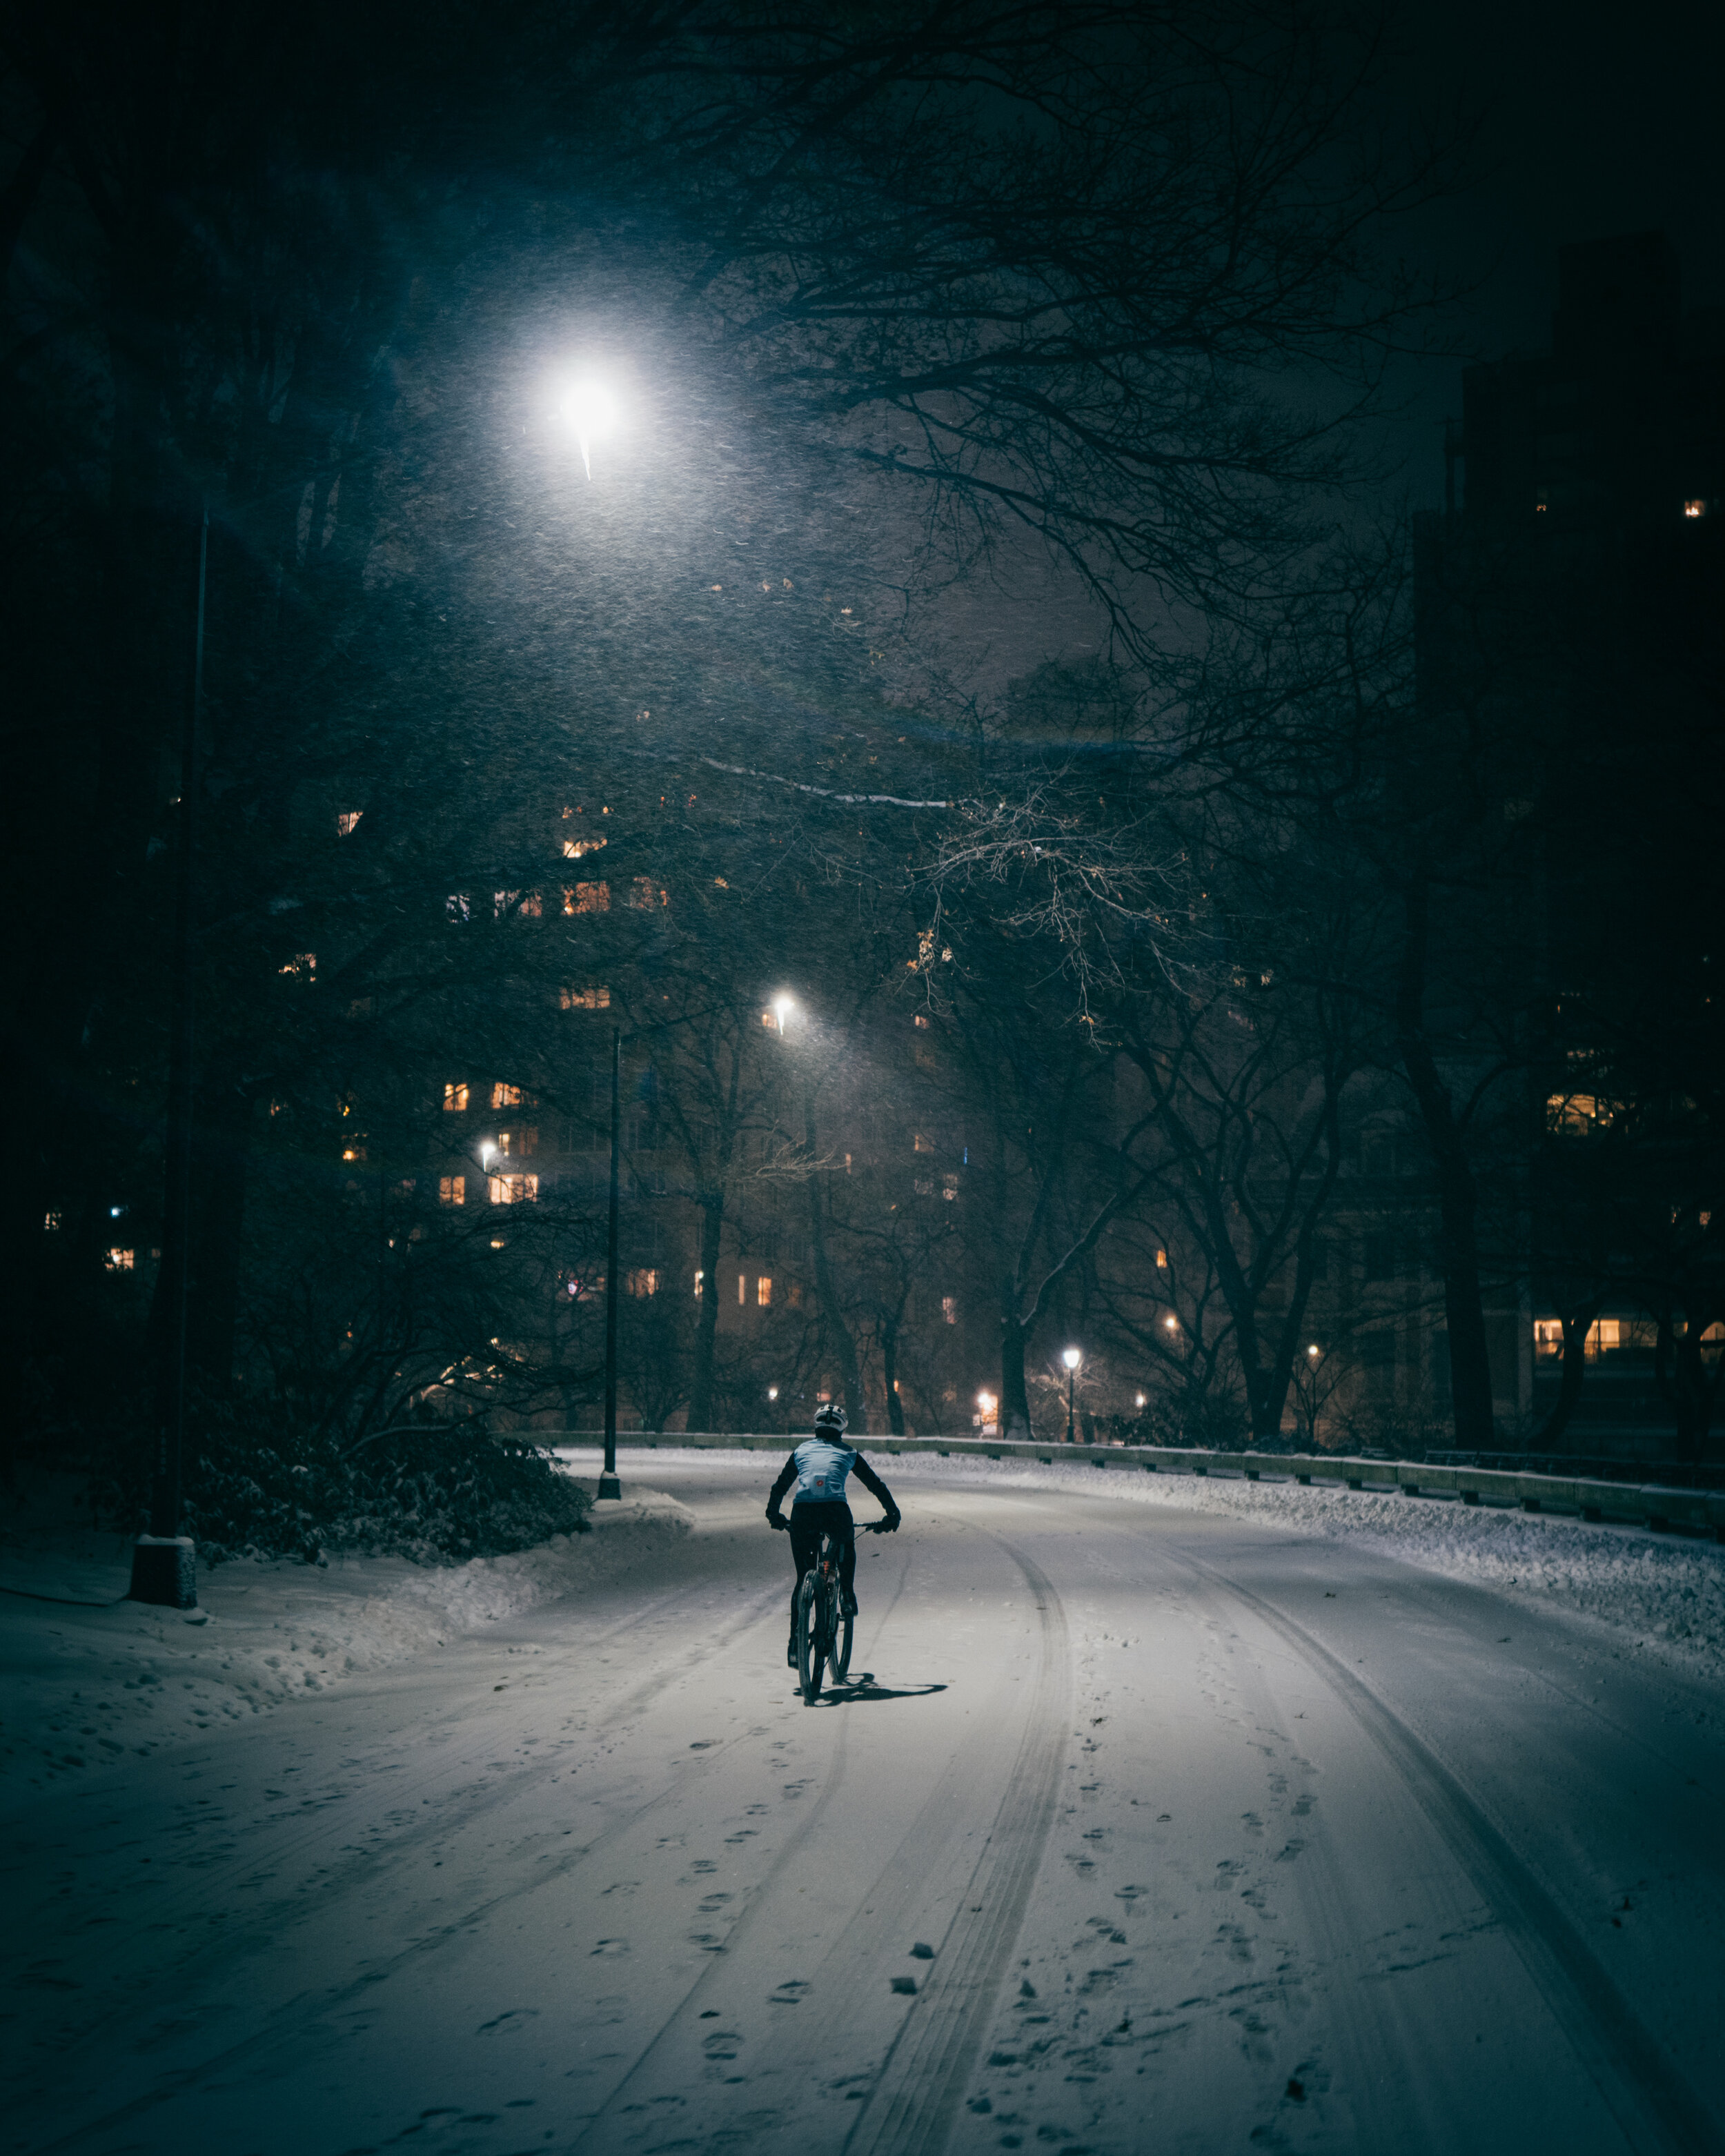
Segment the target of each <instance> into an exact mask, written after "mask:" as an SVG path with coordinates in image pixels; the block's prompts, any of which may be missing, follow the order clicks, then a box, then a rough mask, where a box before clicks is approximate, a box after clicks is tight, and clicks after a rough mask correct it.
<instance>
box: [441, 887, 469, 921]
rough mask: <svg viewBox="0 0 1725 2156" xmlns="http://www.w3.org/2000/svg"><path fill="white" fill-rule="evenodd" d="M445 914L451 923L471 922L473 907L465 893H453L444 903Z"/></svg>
mask: <svg viewBox="0 0 1725 2156" xmlns="http://www.w3.org/2000/svg"><path fill="white" fill-rule="evenodd" d="M444 915H445V916H446V917H447V918H448V919H449V920H450V921H470V920H471V919H472V917H473V907H472V905H471V903H470V901H469V899H468V896H467V893H466V892H465V891H451V892H450V893H449V896H448V897H447V898H446V899H445V900H444Z"/></svg>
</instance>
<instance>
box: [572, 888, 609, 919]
mask: <svg viewBox="0 0 1725 2156" xmlns="http://www.w3.org/2000/svg"><path fill="white" fill-rule="evenodd" d="M563 911H564V912H565V913H608V912H609V911H611V886H610V885H609V884H608V883H578V884H576V885H573V887H571V886H570V885H567V884H565V885H564V886H563Z"/></svg>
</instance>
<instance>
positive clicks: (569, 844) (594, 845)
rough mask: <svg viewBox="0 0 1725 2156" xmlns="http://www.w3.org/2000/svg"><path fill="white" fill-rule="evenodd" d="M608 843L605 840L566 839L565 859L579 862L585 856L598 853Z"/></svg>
mask: <svg viewBox="0 0 1725 2156" xmlns="http://www.w3.org/2000/svg"><path fill="white" fill-rule="evenodd" d="M565 813H567V812H565ZM606 843H607V841H606V840H604V839H564V841H563V859H564V860H566V861H578V860H580V859H581V856H582V855H583V854H596V853H598V850H599V848H600V847H601V846H603V845H604V844H606Z"/></svg>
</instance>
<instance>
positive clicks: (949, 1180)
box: [941, 1174, 958, 1200]
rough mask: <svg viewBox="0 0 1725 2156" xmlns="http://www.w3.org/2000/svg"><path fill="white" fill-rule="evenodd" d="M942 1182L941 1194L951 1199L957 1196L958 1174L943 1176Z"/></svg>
mask: <svg viewBox="0 0 1725 2156" xmlns="http://www.w3.org/2000/svg"><path fill="white" fill-rule="evenodd" d="M941 1182H942V1192H941V1195H942V1197H943V1198H946V1199H949V1200H950V1199H955V1198H957V1195H958V1178H957V1175H956V1174H953V1175H945V1176H942V1178H941Z"/></svg>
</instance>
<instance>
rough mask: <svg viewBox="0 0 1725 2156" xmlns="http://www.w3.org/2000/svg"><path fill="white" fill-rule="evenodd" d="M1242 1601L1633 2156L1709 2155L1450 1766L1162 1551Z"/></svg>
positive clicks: (1313, 1653) (1672, 2084)
mask: <svg viewBox="0 0 1725 2156" xmlns="http://www.w3.org/2000/svg"><path fill="white" fill-rule="evenodd" d="M1168 1555H1170V1556H1171V1557H1175V1558H1176V1559H1177V1561H1178V1563H1183V1564H1184V1565H1187V1566H1189V1568H1191V1569H1192V1570H1193V1571H1194V1572H1196V1573H1199V1575H1200V1576H1202V1577H1203V1578H1205V1579H1206V1580H1208V1581H1209V1582H1210V1583H1211V1584H1214V1585H1215V1586H1217V1587H1219V1588H1220V1589H1223V1590H1224V1592H1225V1593H1226V1594H1229V1595H1230V1596H1232V1597H1233V1598H1234V1599H1235V1600H1236V1601H1238V1602H1240V1603H1243V1604H1245V1606H1246V1608H1247V1609H1250V1610H1251V1611H1252V1612H1253V1614H1255V1616H1256V1617H1258V1618H1259V1619H1260V1620H1261V1621H1262V1622H1263V1623H1264V1624H1266V1625H1268V1626H1269V1627H1270V1629H1271V1630H1272V1631H1274V1632H1276V1634H1277V1635H1279V1636H1280V1637H1281V1639H1283V1640H1286V1643H1287V1644H1288V1645H1289V1646H1291V1648H1292V1649H1293V1650H1294V1651H1295V1652H1296V1654H1297V1655H1299V1656H1300V1658H1301V1661H1304V1662H1305V1663H1306V1664H1307V1666H1308V1667H1309V1668H1310V1669H1311V1670H1312V1671H1314V1673H1315V1674H1316V1675H1317V1676H1320V1677H1321V1678H1322V1679H1323V1681H1325V1682H1326V1683H1327V1685H1328V1686H1329V1687H1330V1688H1331V1690H1332V1691H1333V1692H1334V1693H1335V1694H1336V1696H1337V1698H1338V1699H1339V1700H1340V1701H1341V1702H1342V1703H1343V1706H1344V1707H1347V1709H1348V1712H1350V1713H1351V1714H1352V1715H1353V1718H1354V1720H1355V1721H1356V1722H1358V1724H1359V1726H1360V1727H1361V1728H1362V1729H1363V1731H1364V1732H1365V1733H1366V1735H1367V1736H1368V1738H1371V1740H1372V1742H1373V1743H1374V1744H1375V1745H1376V1746H1377V1747H1378V1750H1379V1751H1380V1752H1381V1753H1383V1754H1384V1757H1385V1758H1387V1759H1388V1760H1389V1762H1390V1763H1391V1764H1392V1765H1393V1766H1394V1768H1395V1769H1396V1771H1397V1772H1398V1774H1399V1775H1400V1777H1401V1779H1403V1781H1404V1782H1405V1783H1406V1784H1407V1786H1408V1788H1409V1790H1410V1792H1411V1793H1412V1794H1413V1797H1414V1801H1415V1802H1416V1803H1417V1804H1419V1806H1420V1809H1421V1810H1422V1811H1423V1812H1424V1813H1425V1815H1426V1817H1427V1819H1429V1820H1430V1822H1431V1824H1432V1825H1434V1826H1435V1828H1436V1829H1437V1831H1438V1833H1439V1835H1440V1837H1441V1838H1442V1840H1443V1841H1444V1842H1445V1845H1447V1847H1448V1848H1449V1851H1450V1854H1451V1856H1454V1857H1455V1861H1457V1863H1458V1864H1460V1866H1461V1868H1462V1870H1463V1871H1465V1872H1466V1874H1467V1876H1468V1877H1469V1878H1470V1879H1471V1881H1472V1882H1473V1884H1474V1886H1475V1887H1476V1890H1477V1892H1479V1894H1480V1895H1481V1898H1482V1899H1483V1900H1484V1902H1485V1903H1486V1907H1488V1908H1489V1909H1490V1910H1491V1912H1492V1913H1493V1914H1494V1915H1495V1916H1496V1917H1497V1919H1498V1921H1499V1922H1501V1923H1502V1926H1503V1929H1504V1936H1505V1937H1506V1938H1507V1940H1508V1942H1509V1943H1510V1944H1511V1946H1512V1947H1513V1948H1514V1949H1515V1951H1516V1953H1517V1956H1518V1957H1519V1958H1520V1960H1521V1962H1522V1966H1523V1968H1525V1969H1526V1970H1527V1974H1528V1975H1529V1976H1530V1977H1531V1978H1532V1981H1533V1984H1534V1985H1535V1987H1536V1989H1538V1992H1539V1994H1540V1995H1541V1997H1542V1998H1543V1999H1544V2000H1545V2003H1546V2005H1548V2007H1549V2009H1550V2010H1551V2012H1552V2014H1553V2017H1554V2019H1555V2020H1556V2021H1557V2023H1558V2026H1559V2027H1560V2028H1561V2029H1562V2030H1563V2034H1564V2035H1565V2036H1566V2037H1567V2038H1568V2041H1569V2044H1570V2046H1571V2047H1572V2049H1573V2050H1574V2052H1575V2055H1576V2057H1577V2058H1578V2059H1579V2061H1580V2062H1581V2065H1582V2067H1583V2070H1584V2071H1585V2072H1586V2073H1587V2075H1588V2076H1589V2078H1590V2079H1591V2080H1592V2082H1593V2083H1594V2087H1596V2088H1597V2089H1598V2090H1599V2094H1600V2097H1602V2098H1603V2100H1604V2102H1605V2104H1606V2106H1607V2107H1608V2108H1609V2111H1610V2112H1611V2114H1612V2116H1613V2117H1614V2118H1615V2120H1616V2121H1617V2123H1618V2124H1619V2126H1620V2128H1622V2129H1623V2132H1624V2134H1625V2138H1627V2139H1628V2141H1629V2143H1630V2147H1631V2148H1634V2149H1635V2150H1636V2151H1637V2152H1638V2156H1711V2152H1713V2151H1716V2150H1717V2148H1718V2147H1719V2138H1718V2132H1717V2126H1716V2124H1715V2123H1714V2120H1713V2117H1712V2114H1711V2113H1710V2112H1708V2111H1707V2108H1706V2107H1705V2106H1704V2105H1703V2104H1702V2102H1701V2100H1700V2099H1699V2098H1698V2097H1697V2096H1696V2094H1695V2093H1694V2092H1693V2090H1692V2088H1691V2087H1690V2086H1689V2084H1688V2082H1686V2080H1685V2078H1684V2076H1683V2075H1682V2073H1681V2070H1680V2069H1679V2067H1678V2066H1677V2064H1676V2061H1674V2060H1673V2059H1672V2058H1671V2056H1670V2055H1669V2054H1668V2053H1667V2052H1666V2050H1665V2049H1664V2047H1663V2046H1661V2044H1660V2043H1659V2041H1658V2040H1657V2039H1656V2037H1655V2036H1654V2035H1652V2033H1651V2030H1649V2029H1648V2028H1647V2027H1646V2025H1645V2023H1644V2022H1643V2021H1642V2020H1640V2016H1639V2015H1637V2014H1636V2013H1635V2009H1634V2008H1633V2007H1632V2006H1631V2005H1630V2003H1629V2001H1628V2000H1627V1999H1625V1997H1624V1995H1623V1994H1622V1992H1621V1991H1620V1989H1618V1987H1617V1985H1616V1984H1615V1983H1614V1982H1613V1980H1612V1979H1611V1977H1610V1975H1609V1974H1608V1972H1607V1971H1606V1970H1605V1969H1604V1967H1603V1966H1602V1965H1601V1964H1600V1963H1599V1960H1598V1959H1597V1958H1596V1957H1595V1956H1594V1953H1593V1952H1592V1950H1591V1949H1590V1948H1589V1946H1588V1945H1587V1943H1586V1942H1585V1941H1584V1939H1583V1938H1581V1936H1580V1935H1579V1933H1578V1932H1577V1931H1576V1929H1575V1928H1574V1925H1573V1924H1572V1923H1571V1922H1570V1921H1569V1919H1568V1917H1566V1916H1565V1915H1564V1913H1563V1910H1562V1908H1561V1907H1559V1905H1558V1902H1557V1901H1556V1899H1555V1898H1554V1897H1553V1895H1552V1894H1551V1893H1550V1892H1548V1890H1547V1889H1546V1888H1545V1887H1544V1886H1543V1885H1542V1884H1541V1883H1540V1881H1539V1880H1538V1878H1537V1877H1536V1876H1535V1875H1534V1873H1533V1871H1532V1869H1531V1867H1530V1866H1528V1865H1527V1864H1526V1863H1525V1862H1524V1861H1522V1858H1521V1857H1520V1856H1518V1855H1517V1852H1516V1851H1515V1849H1514V1848H1513V1847H1512V1845H1511V1843H1510V1842H1509V1840H1508V1839H1507V1836H1506V1835H1504V1834H1503V1833H1502V1831H1501V1830H1499V1829H1498V1828H1497V1826H1496V1825H1494V1824H1493V1823H1492V1821H1491V1819H1490V1818H1489V1817H1488V1816H1487V1815H1486V1812H1485V1811H1484V1809H1482V1808H1481V1806H1480V1805H1479V1804H1476V1802H1475V1800H1474V1799H1473V1798H1472V1797H1471V1796H1470V1795H1469V1794H1468V1793H1467V1791H1466V1789H1465V1788H1464V1787H1463V1785H1462V1784H1461V1781H1460V1780H1459V1779H1457V1777H1456V1776H1455V1774H1454V1773H1452V1772H1451V1770H1450V1768H1448V1767H1446V1766H1445V1764H1444V1763H1443V1761H1442V1760H1441V1759H1440V1758H1439V1757H1438V1755H1437V1753H1435V1751H1434V1750H1433V1749H1432V1748H1431V1747H1430V1745H1429V1744H1428V1743H1426V1742H1425V1739H1424V1738H1421V1737H1419V1736H1417V1735H1416V1734H1415V1733H1414V1731H1413V1730H1412V1729H1410V1728H1409V1727H1408V1725H1407V1724H1406V1723H1405V1722H1403V1721H1402V1720H1401V1718H1400V1717H1399V1716H1398V1715H1397V1714H1396V1713H1395V1712H1394V1710H1393V1709H1392V1708H1390V1707H1388V1706H1386V1705H1385V1703H1384V1701H1383V1700H1381V1699H1380V1698H1379V1697H1378V1695H1377V1693H1376V1692H1375V1691H1373V1690H1372V1689H1371V1687H1370V1686H1368V1685H1367V1684H1366V1683H1365V1682H1364V1681H1363V1679H1361V1678H1360V1677H1358V1676H1356V1675H1355V1674H1354V1672H1353V1671H1352V1670H1351V1669H1349V1668H1348V1665H1347V1664H1346V1663H1345V1662H1343V1661H1341V1659H1340V1658H1339V1657H1338V1656H1337V1655H1333V1654H1332V1653H1331V1651H1330V1650H1329V1649H1328V1648H1327V1647H1326V1646H1324V1645H1322V1644H1321V1643H1320V1642H1319V1641H1318V1640H1316V1639H1314V1638H1313V1637H1312V1635H1311V1633H1309V1632H1308V1631H1307V1630H1306V1629H1305V1628H1304V1626H1303V1625H1300V1624H1298V1623H1296V1621H1295V1620H1294V1619H1293V1618H1291V1617H1289V1616H1286V1615H1285V1614H1283V1612H1282V1611H1281V1610H1280V1609H1276V1606H1275V1605H1274V1604H1272V1603H1269V1602H1266V1601H1265V1600H1264V1599H1262V1597H1261V1596H1260V1595H1257V1594H1253V1593H1252V1591H1251V1590H1250V1588H1245V1587H1241V1586H1240V1585H1239V1584H1237V1583H1236V1582H1235V1581H1234V1580H1232V1579H1230V1578H1228V1576H1227V1575H1226V1574H1225V1573H1222V1572H1220V1571H1219V1570H1217V1569H1216V1568H1214V1566H1212V1565H1209V1564H1206V1563H1204V1561H1203V1560H1202V1559H1201V1558H1194V1557H1192V1556H1191V1555H1189V1553H1185V1552H1178V1553H1176V1552H1173V1551H1172V1550H1171V1551H1169V1552H1168Z"/></svg>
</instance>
